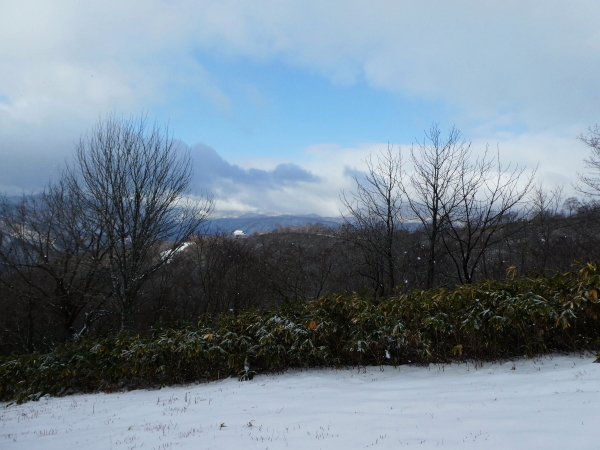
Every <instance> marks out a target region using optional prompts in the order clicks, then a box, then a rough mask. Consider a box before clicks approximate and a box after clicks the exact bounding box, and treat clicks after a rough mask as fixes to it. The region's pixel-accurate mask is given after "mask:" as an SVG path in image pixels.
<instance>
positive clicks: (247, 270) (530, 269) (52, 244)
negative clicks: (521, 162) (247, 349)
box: [0, 116, 600, 354]
mask: <svg viewBox="0 0 600 450" xmlns="http://www.w3.org/2000/svg"><path fill="white" fill-rule="evenodd" d="M597 136H600V131H599V130H598V128H596V129H593V130H591V134H590V136H589V137H582V139H583V140H584V141H585V142H586V143H587V144H588V145H589V146H590V148H591V150H592V157H591V158H590V159H589V160H588V161H586V162H587V164H588V166H589V167H590V168H591V169H592V170H593V174H597V173H598V169H599V168H600V163H599V162H598V161H600V159H599V155H600V145H599V142H600V141H599V140H598V139H596V137H597ZM409 159H410V161H411V170H410V171H407V170H405V168H404V165H403V164H404V163H403V159H402V153H401V152H400V151H397V150H394V149H393V148H388V150H387V151H384V152H381V153H380V154H378V155H376V156H375V158H374V159H372V158H369V159H368V160H367V161H366V163H367V164H366V165H367V172H366V173H365V176H364V178H356V179H355V181H356V189H355V190H354V191H353V192H348V193H342V196H341V197H342V204H343V205H344V207H345V209H346V213H345V214H346V222H345V224H344V225H342V226H340V227H339V228H337V229H335V230H330V229H324V228H323V227H321V226H318V225H315V226H307V227H296V228H293V227H292V228H281V229H279V230H277V231H276V232H273V233H266V234H259V235H252V236H249V237H247V238H234V237H233V236H231V235H221V236H214V235H207V234H205V233H202V227H203V224H205V219H206V218H207V217H208V216H209V214H210V213H211V211H212V208H213V205H214V202H213V199H212V197H211V196H210V194H206V195H204V196H202V197H200V198H196V199H194V197H191V196H190V195H189V191H188V186H189V182H190V179H191V161H190V158H189V154H187V153H185V152H183V153H182V152H180V151H179V150H178V149H177V148H176V145H175V141H174V140H173V139H172V138H171V137H170V136H169V133H168V130H164V129H161V128H160V127H158V126H156V125H154V126H148V124H147V121H146V119H145V118H141V119H139V120H136V119H130V120H122V119H117V118H115V117H113V116H111V117H109V118H108V119H106V120H104V121H100V122H99V123H98V125H97V126H96V128H94V129H93V130H92V131H91V132H90V134H88V135H86V136H84V137H83V138H82V139H81V141H80V143H79V144H78V145H77V147H76V153H75V160H74V163H73V164H72V165H71V166H70V167H67V168H66V169H65V170H64V172H63V174H62V176H61V178H60V179H59V181H58V182H56V183H54V184H51V185H49V186H48V187H47V188H46V189H45V191H44V192H43V193H42V194H41V195H39V196H35V197H28V196H24V197H23V198H22V200H21V201H20V202H18V203H17V204H16V205H15V204H11V203H9V202H8V201H4V202H3V203H2V205H1V206H0V311H2V314H0V353H2V354H8V353H10V352H13V351H19V352H22V351H27V352H33V351H40V350H44V349H46V348H50V347H52V346H54V345H56V344H58V343H60V342H65V341H70V340H76V339H79V338H82V337H83V336H86V335H90V336H93V337H102V336H107V335H109V334H112V333H114V332H116V331H125V330H133V331H136V332H142V331H147V330H149V329H151V328H152V327H156V326H158V325H166V324H174V323H177V322H180V321H193V320H196V318H197V317H199V316H203V315H204V316H206V315H209V316H211V317H213V318H216V317H217V316H218V315H219V314H221V313H224V314H226V315H232V316H237V315H239V314H240V313H241V312H242V311H246V310H249V309H265V308H268V307H273V306H277V305H281V304H284V303H292V304H293V303H298V302H305V301H307V300H311V299H318V298H319V297H321V296H323V295H324V294H326V293H340V294H351V293H353V292H364V291H368V292H371V293H372V294H373V295H374V297H375V298H385V297H389V296H394V295H399V294H402V293H409V292H412V291H414V290H417V289H430V288H434V287H443V288H451V287H454V286H457V285H461V284H471V283H474V282H477V281H479V280H483V279H504V278H505V277H506V276H507V274H508V275H509V276H514V275H515V274H523V275H529V274H540V273H541V274H548V273H552V272H566V271H569V270H571V269H572V267H573V264H575V263H576V262H577V261H593V260H598V259H600V257H599V255H598V249H599V248H600V246H599V245H598V244H599V243H600V242H599V240H600V222H599V220H598V219H599V218H600V205H599V204H598V203H597V202H596V201H594V199H593V198H594V197H593V195H594V194H597V193H599V192H600V189H599V188H600V185H599V184H598V183H597V178H596V177H595V176H590V177H582V178H581V183H582V185H583V186H585V187H587V188H588V190H587V191H585V190H584V189H583V188H581V192H582V193H586V192H587V194H589V195H588V196H587V197H585V200H577V199H575V198H568V199H564V198H563V197H562V191H561V189H560V188H554V189H551V190H545V189H544V188H543V187H542V186H541V185H536V184H535V180H534V172H525V171H524V170H523V169H520V168H518V167H511V166H510V165H509V166H503V165H502V164H501V162H500V157H499V155H496V156H491V157H488V154H487V153H485V154H484V155H481V156H480V157H478V158H473V157H472V155H471V149H470V144H468V143H467V142H465V141H464V140H462V137H461V135H460V133H459V132H458V131H457V130H455V129H452V130H450V132H449V133H448V135H447V137H443V136H442V134H441V132H440V130H439V129H438V128H437V126H435V125H434V126H433V127H432V128H431V130H430V131H429V133H427V134H426V135H425V138H424V140H423V142H421V143H420V144H419V145H418V146H417V147H416V148H413V149H411V151H410V154H409ZM595 164H596V165H595ZM184 199H187V200H185V201H184Z"/></svg>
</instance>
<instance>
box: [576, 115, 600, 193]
mask: <svg viewBox="0 0 600 450" xmlns="http://www.w3.org/2000/svg"><path fill="white" fill-rule="evenodd" d="M578 138H579V140H580V141H582V142H583V143H585V144H586V145H587V146H588V147H589V148H590V151H591V155H590V156H589V157H588V158H586V159H584V162H585V165H586V167H587V168H588V169H589V170H590V171H591V172H592V174H591V175H585V174H581V173H580V174H578V178H579V181H580V182H581V183H582V185H578V186H576V188H577V190H579V192H581V193H583V194H585V195H588V196H594V197H595V196H600V126H598V125H595V126H594V127H590V128H589V130H588V134H587V135H584V134H580V135H579V136H578Z"/></svg>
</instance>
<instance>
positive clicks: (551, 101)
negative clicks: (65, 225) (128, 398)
mask: <svg viewBox="0 0 600 450" xmlns="http://www.w3.org/2000/svg"><path fill="white" fill-rule="evenodd" d="M599 16H600V3H598V2H595V1H592V0H588V1H581V2H577V3H572V2H571V3H569V2H562V1H558V0H545V1H541V0H538V1H531V2H521V1H516V0H507V1H503V2H481V1H477V0H462V1H459V2H436V3H435V4H432V3H431V2H417V1H399V0H378V1H373V2H364V1H358V0H356V1H354V0H329V1H327V2H323V1H316V0H314V1H309V0H304V1H291V0H289V1H279V0H278V1H276V0H264V1H260V2H251V1H246V0H198V1H192V0H173V1H170V2H163V1H160V0H135V1H127V2H123V1H115V0H106V1H103V2H81V1H78V0H4V1H3V2H2V3H1V4H0V138H1V139H2V147H3V148H2V147H0V149H1V150H2V152H3V153H4V152H6V153H8V152H13V153H12V154H11V156H10V158H6V159H5V160H4V163H5V167H9V168H8V169H5V171H9V172H11V173H10V174H9V173H8V172H2V173H0V175H2V185H3V186H12V187H14V186H16V185H18V184H19V180H18V179H17V175H16V174H14V172H16V170H17V169H20V168H22V167H24V166H27V165H30V166H31V167H34V166H36V167H37V169H36V170H34V171H31V172H30V173H29V174H27V175H23V177H24V178H27V181H28V183H29V184H27V183H25V187H26V188H28V187H29V186H30V185H31V186H32V185H33V183H34V179H37V180H39V179H42V178H44V177H43V176H42V172H43V169H45V168H46V167H42V165H43V166H48V165H55V164H56V161H58V162H59V163H60V162H61V161H62V159H63V158H64V156H65V155H66V154H69V153H70V152H71V150H72V144H73V142H74V141H75V140H76V139H77V137H78V136H79V134H80V133H81V132H82V131H83V130H85V129H87V128H89V127H90V125H91V124H93V122H94V121H95V120H96V119H97V118H98V117H99V115H102V114H104V113H106V112H108V111H111V110H117V111H119V113H125V114H127V113H128V112H130V111H131V112H134V113H139V111H140V110H141V109H144V108H148V107H149V106H151V105H155V104H160V103H161V102H163V103H164V102H168V101H169V99H170V95H171V94H172V92H173V91H175V92H178V93H179V94H181V93H182V92H185V91H186V90H187V89H193V91H194V92H195V93H197V94H199V95H200V96H201V97H203V98H204V99H206V100H207V101H208V102H210V103H211V104H212V105H214V107H215V109H216V110H217V111H219V112H220V113H222V114H225V115H228V114H231V110H232V108H234V105H232V100H231V99H230V98H229V97H228V95H227V92H224V90H223V89H222V87H221V85H220V82H219V80H218V79H217V78H216V77H214V76H213V75H212V74H211V73H210V72H209V71H208V70H207V69H206V68H205V67H203V66H202V64H201V63H200V62H199V60H198V58H197V55H198V54H202V53H203V52H204V53H208V54H211V55H217V56H218V57H222V58H232V59H233V60H235V58H240V57H241V58H250V59H253V60H257V61H282V62H283V63H285V64H288V65H291V66H294V67H299V68H301V69H303V70H305V71H309V72H312V73H317V74H320V75H322V76H324V77H327V78H329V79H330V80H331V81H332V82H334V83H342V84H352V83H355V82H357V81H360V80H363V81H365V82H366V83H368V84H369V85H371V86H373V87H376V88H380V89H383V90H387V91H390V92H400V93H403V94H405V95H412V96H417V97H420V98H428V99H436V100H441V101H442V102H446V103H448V104H450V105H452V107H453V108H455V109H456V111H458V113H457V114H458V115H457V116H456V122H457V123H459V124H460V126H461V127H462V128H463V131H464V132H465V133H466V134H470V136H471V137H473V138H474V139H475V144H476V145H475V146H476V147H477V148H480V147H481V146H482V145H483V144H484V142H488V143H489V144H490V145H492V146H494V145H495V144H496V143H498V144H499V145H500V148H501V151H502V153H503V154H504V155H507V159H508V160H511V161H518V162H521V163H525V164H526V165H528V166H531V165H533V164H535V163H538V162H539V163H540V172H539V173H540V175H541V176H542V178H544V179H545V180H548V181H561V180H562V181H564V182H568V181H569V180H570V179H572V177H573V175H572V174H573V173H574V172H577V171H578V170H582V165H581V160H582V157H583V156H585V154H586V151H585V148H583V147H582V146H581V145H580V144H578V143H577V141H576V140H574V139H573V136H575V135H576V134H577V133H578V132H580V131H581V130H583V127H584V126H587V125H591V124H593V123H595V122H596V121H597V120H598V117H597V114H598V113H597V104H598V99H599V98H600V83H598V75H597V74H599V73H600V58H599V56H600V30H599V29H598V27H597V24H596V22H597V18H598V17H599ZM248 95H249V96H250V97H252V98H254V101H255V102H257V103H261V102H263V101H265V100H264V99H263V98H262V96H261V95H260V93H259V92H249V93H248ZM516 125H518V126H520V127H521V128H522V129H523V130H524V132H523V133H522V134H520V135H517V134H515V135H510V136H506V135H501V134H498V130H502V129H507V128H508V129H511V128H512V129H514V128H515V126H516ZM549 130H552V131H549ZM467 137H469V136H467ZM385 145H387V144H364V145H362V146H361V145H358V144H357V145H356V147H355V148H342V147H339V146H336V145H335V144H331V145H325V144H323V145H315V146H314V147H309V148H308V149H307V150H306V154H305V155H303V156H301V157H298V158H299V159H298V160H297V161H295V162H296V163H297V164H298V165H299V166H301V167H302V168H304V169H306V170H308V171H310V172H311V173H313V174H315V175H316V176H318V177H320V179H321V181H320V182H318V183H297V184H295V185H293V186H286V187H285V188H282V189H280V190H268V191H264V192H262V193H261V195H260V196H258V195H257V194H256V192H251V193H248V194H247V196H246V197H240V198H227V199H224V200H223V201H225V202H229V203H227V204H228V205H230V206H231V207H234V206H235V207H239V208H242V209H243V208H259V207H260V206H259V205H260V204H262V203H259V200H260V201H261V202H263V201H264V208H265V209H267V208H273V209H274V210H275V209H280V210H282V211H289V212H300V210H301V209H302V208H306V209H310V211H314V212H318V213H321V214H333V213H335V211H336V210H337V206H336V205H338V204H339V203H338V202H337V198H338V195H339V190H340V189H341V188H348V186H349V179H348V177H347V176H345V175H344V169H345V167H353V168H359V167H360V164H361V163H360V161H361V160H362V159H364V157H365V156H366V155H367V154H368V153H369V151H372V150H378V149H382V148H385ZM404 146H405V147H406V144H405V145H404ZM13 149H16V150H13ZM17 153H18V154H17ZM19 157H23V158H24V159H22V160H19V161H18V162H15V161H17V158H19ZM11 158H12V159H11ZM8 160H10V161H12V162H11V164H12V166H9V165H8V162H7V161H8ZM13 160H14V161H13ZM10 161H9V162H10ZM286 162H290V160H288V159H282V160H279V161H278V163H277V164H281V163H286ZM292 162H293V161H292ZM247 164H248V167H255V168H269V169H274V168H275V166H276V165H277V164H273V165H272V166H269V164H270V162H269V161H264V160H263V161H258V160H256V161H254V162H253V161H252V160H248V162H247ZM252 164H255V165H254V166H253V165H252ZM42 184H43V183H42ZM1 188H2V186H0V189H1ZM306 209H305V210H304V212H307V211H306Z"/></svg>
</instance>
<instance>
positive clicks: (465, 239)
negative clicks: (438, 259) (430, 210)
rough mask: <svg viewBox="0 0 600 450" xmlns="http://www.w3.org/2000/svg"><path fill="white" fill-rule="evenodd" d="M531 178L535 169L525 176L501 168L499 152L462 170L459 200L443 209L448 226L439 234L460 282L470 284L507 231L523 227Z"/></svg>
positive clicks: (457, 186) (458, 191) (524, 173)
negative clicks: (489, 253)
mask: <svg viewBox="0 0 600 450" xmlns="http://www.w3.org/2000/svg"><path fill="white" fill-rule="evenodd" d="M534 176H535V170H534V171H532V172H531V173H530V174H527V173H526V172H525V169H524V168H519V167H517V166H515V167H514V168H511V166H510V165H509V166H508V167H505V166H503V165H502V164H501V161H500V155H499V153H498V154H497V156H496V157H495V158H493V159H489V158H487V152H486V154H485V155H484V156H483V157H482V158H480V159H478V160H477V161H475V162H474V163H472V164H469V165H465V166H464V167H463V168H462V169H461V171H460V173H459V176H458V177H459V178H458V182H457V184H456V188H457V193H456V195H457V200H458V201H457V203H456V205H454V204H451V206H452V207H453V209H452V210H450V209H449V208H447V209H446V212H447V213H448V215H449V218H448V221H447V225H448V226H447V227H446V229H445V230H444V232H443V233H442V238H443V242H444V245H445V247H446V249H447V251H448V254H449V255H450V257H451V258H452V261H453V263H454V266H455V268H456V273H457V276H458V279H459V281H460V282H461V283H472V282H473V279H474V276H475V273H476V270H477V268H478V266H479V264H480V262H481V261H482V258H483V257H484V255H485V253H486V251H487V250H488V249H489V248H490V247H492V246H493V245H495V244H498V243H499V242H501V241H502V239H506V238H507V236H508V233H507V232H508V231H509V230H510V231H511V232H513V233H514V232H516V231H517V229H518V226H524V224H525V221H524V220H523V219H524V218H525V217H526V216H527V214H528V211H527V208H526V202H525V200H526V196H527V194H528V193H529V191H530V189H531V186H532V183H533V180H534ZM515 225H516V226H515Z"/></svg>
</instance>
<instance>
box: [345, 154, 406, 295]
mask: <svg viewBox="0 0 600 450" xmlns="http://www.w3.org/2000/svg"><path fill="white" fill-rule="evenodd" d="M365 163H366V165H367V172H366V174H365V178H364V180H360V179H359V178H358V177H356V176H355V178H354V180H355V183H356V190H355V191H354V192H351V193H350V194H349V195H348V196H347V195H346V193H345V192H342V195H341V201H342V203H343V205H344V207H345V208H346V210H347V213H346V216H344V219H345V225H346V226H345V227H344V228H343V231H344V232H343V233H342V234H341V235H342V236H343V237H344V238H346V239H347V240H348V241H349V242H351V243H352V244H353V245H355V246H356V247H358V248H360V249H362V250H363V253H364V257H365V260H364V263H365V264H364V266H365V268H366V269H367V270H366V271H364V272H363V273H362V275H363V276H368V277H370V278H371V279H372V280H373V281H374V283H375V286H376V289H377V291H379V292H380V293H381V294H382V295H386V294H390V293H391V292H392V291H393V290H394V288H395V287H396V278H395V276H396V275H395V272H396V261H397V258H398V255H397V250H396V246H395V236H396V232H397V230H398V228H399V227H400V226H401V224H402V222H403V218H402V206H403V202H402V182H401V177H402V157H401V155H400V151H399V150H398V151H395V150H394V149H393V147H392V146H388V148H387V150H386V151H381V152H379V153H378V154H377V160H376V161H373V159H372V157H371V156H369V157H368V158H367V159H366V161H365ZM380 261H381V262H382V264H381V265H379V264H378V262H380Z"/></svg>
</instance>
